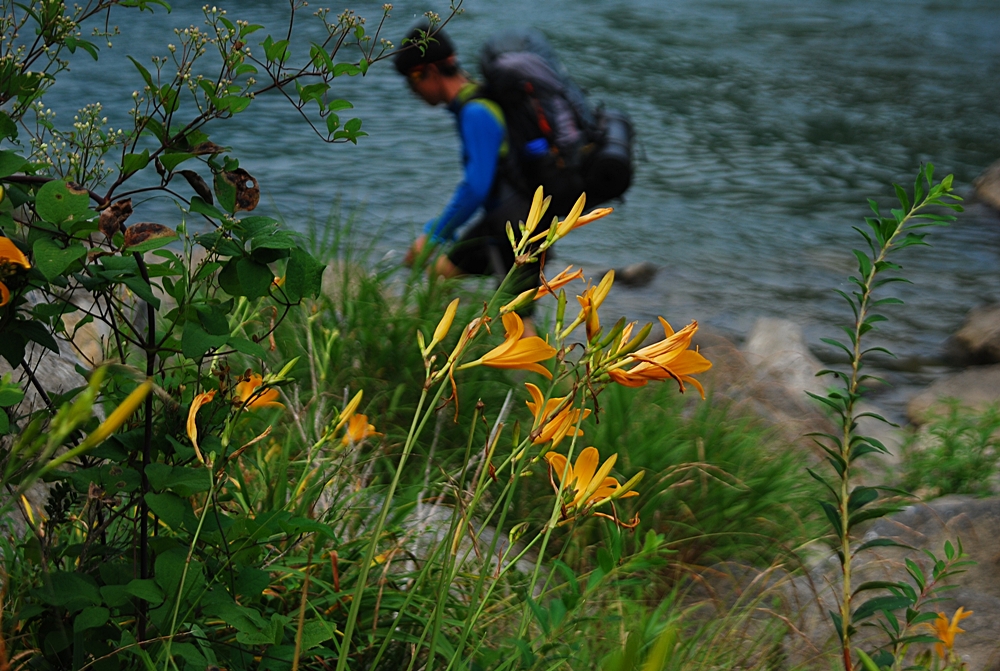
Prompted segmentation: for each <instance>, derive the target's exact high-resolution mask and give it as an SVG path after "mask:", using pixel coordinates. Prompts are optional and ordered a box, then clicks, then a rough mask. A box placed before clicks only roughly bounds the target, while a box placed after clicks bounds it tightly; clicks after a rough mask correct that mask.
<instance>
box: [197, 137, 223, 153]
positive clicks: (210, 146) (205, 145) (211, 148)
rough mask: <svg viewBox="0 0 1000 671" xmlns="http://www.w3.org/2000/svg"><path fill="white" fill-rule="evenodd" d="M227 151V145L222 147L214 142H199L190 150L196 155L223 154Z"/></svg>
mask: <svg viewBox="0 0 1000 671" xmlns="http://www.w3.org/2000/svg"><path fill="white" fill-rule="evenodd" d="M224 151H226V148H225V147H221V146H219V145H217V144H215V143H214V142H209V141H207V140H206V141H205V142H199V143H198V144H196V145H195V146H194V147H193V148H192V149H191V151H190V153H191V154H194V155H195V156H203V155H205V154H221V153H223V152H224Z"/></svg>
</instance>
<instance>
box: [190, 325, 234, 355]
mask: <svg viewBox="0 0 1000 671" xmlns="http://www.w3.org/2000/svg"><path fill="white" fill-rule="evenodd" d="M227 340H229V335H228V334H226V335H211V334H210V333H208V332H206V331H205V329H204V328H202V326H201V324H199V323H198V322H195V321H192V320H190V319H189V320H187V321H186V322H184V331H183V332H182V334H181V352H182V353H183V354H184V356H186V357H188V358H190V359H195V360H197V359H200V358H201V357H203V356H205V354H206V353H207V352H208V351H209V350H213V349H215V348H217V347H222V346H223V345H225V344H226V341H227Z"/></svg>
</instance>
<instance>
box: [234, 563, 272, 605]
mask: <svg viewBox="0 0 1000 671" xmlns="http://www.w3.org/2000/svg"><path fill="white" fill-rule="evenodd" d="M270 584H271V574H270V573H268V572H267V571H263V570H261V569H259V568H256V567H254V566H247V567H246V568H244V569H243V570H242V571H240V574H239V575H238V576H236V582H235V583H234V585H233V591H234V592H235V593H236V594H237V595H239V596H244V597H249V598H250V599H251V600H255V599H257V598H258V597H259V596H260V595H261V593H262V592H263V591H264V590H265V589H267V586H268V585H270Z"/></svg>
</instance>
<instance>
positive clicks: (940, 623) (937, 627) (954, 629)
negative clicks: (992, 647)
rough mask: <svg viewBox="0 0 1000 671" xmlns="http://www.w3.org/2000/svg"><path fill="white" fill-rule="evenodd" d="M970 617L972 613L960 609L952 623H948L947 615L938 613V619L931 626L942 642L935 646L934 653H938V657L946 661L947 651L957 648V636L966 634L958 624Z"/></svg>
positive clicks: (962, 608) (960, 607)
mask: <svg viewBox="0 0 1000 671" xmlns="http://www.w3.org/2000/svg"><path fill="white" fill-rule="evenodd" d="M970 615H972V611H971V610H969V611H966V610H965V608H964V607H963V606H959V607H958V610H956V611H955V614H954V615H953V616H952V618H951V622H948V616H947V615H945V614H944V613H938V616H937V619H936V620H934V622H932V623H931V624H930V627H931V628H932V629H933V630H934V635H935V636H937V637H938V640H940V641H941V642H940V643H935V644H934V651H935V652H937V655H938V657H940V658H941V659H944V658H945V654H946V651H947V652H950V651H951V650H952V649H953V648H954V647H955V635H956V634H961V633H964V632H965V630H964V629H961V628H959V626H958V623H959V622H961V621H962V620H964V619H965V618H967V617H969V616H970Z"/></svg>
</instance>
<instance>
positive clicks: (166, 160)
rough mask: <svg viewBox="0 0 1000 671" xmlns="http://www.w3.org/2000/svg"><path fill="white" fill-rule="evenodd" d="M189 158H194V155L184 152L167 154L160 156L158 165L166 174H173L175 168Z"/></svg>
mask: <svg viewBox="0 0 1000 671" xmlns="http://www.w3.org/2000/svg"><path fill="white" fill-rule="evenodd" d="M190 158H194V154H189V153H187V152H185V151H177V152H168V153H165V154H163V155H162V156H160V163H161V164H162V165H163V167H164V168H166V170H167V172H173V171H174V169H175V168H176V167H177V166H179V165H180V164H181V163H183V162H184V161H186V160H188V159H190Z"/></svg>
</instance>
